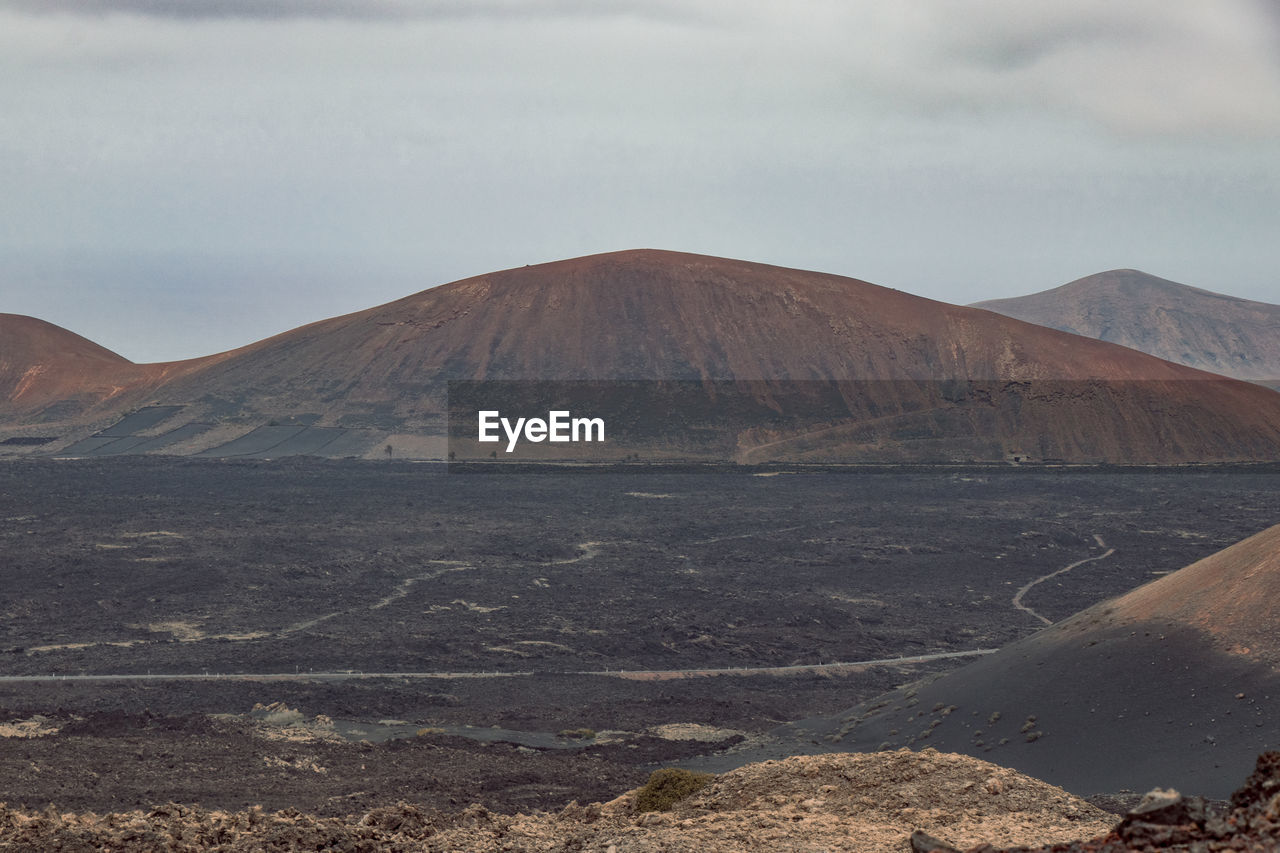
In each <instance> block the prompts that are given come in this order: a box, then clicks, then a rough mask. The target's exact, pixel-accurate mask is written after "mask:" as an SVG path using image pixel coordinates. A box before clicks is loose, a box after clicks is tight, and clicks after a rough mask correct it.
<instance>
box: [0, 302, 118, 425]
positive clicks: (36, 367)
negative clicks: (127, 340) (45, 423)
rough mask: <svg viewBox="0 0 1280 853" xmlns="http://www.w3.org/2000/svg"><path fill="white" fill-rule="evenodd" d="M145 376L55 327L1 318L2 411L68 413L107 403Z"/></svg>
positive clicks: (15, 317) (21, 318) (109, 353)
mask: <svg viewBox="0 0 1280 853" xmlns="http://www.w3.org/2000/svg"><path fill="white" fill-rule="evenodd" d="M143 372H144V371H141V370H140V369H139V368H138V366H137V365H135V364H133V363H132V362H130V361H129V360H128V359H126V358H124V357H123V356H120V355H117V354H116V353H114V352H112V351H110V350H108V349H106V348H105V347H101V346H99V345H98V344H95V343H93V342H92V341H90V340H87V339H85V338H82V337H81V336H79V335H77V334H75V333H74V332H69V331H67V330H66V329H63V328H61V327H59V326H55V325H53V324H52V323H46V322H45V321H44V320H38V319H36V318H35V317H24V316H22V315H19V314H0V407H3V409H0V411H3V410H8V411H31V410H37V409H41V408H43V407H46V406H50V405H53V404H55V403H57V404H61V406H62V408H63V409H64V410H65V411H72V410H78V409H79V408H80V407H83V406H87V405H91V404H93V403H95V402H98V401H101V400H104V399H108V398H110V397H112V396H113V395H115V394H117V393H119V392H120V391H122V390H123V389H125V388H127V387H129V386H131V385H132V384H134V383H136V382H137V381H138V379H139V378H140V376H141V375H142V373H143Z"/></svg>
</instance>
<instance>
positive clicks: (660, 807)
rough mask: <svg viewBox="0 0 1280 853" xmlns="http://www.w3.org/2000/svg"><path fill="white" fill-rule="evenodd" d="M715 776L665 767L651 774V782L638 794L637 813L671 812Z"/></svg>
mask: <svg viewBox="0 0 1280 853" xmlns="http://www.w3.org/2000/svg"><path fill="white" fill-rule="evenodd" d="M714 778H715V776H714V775H713V774H711V773H695V772H693V771H692V770H681V769H679V768H676V767H664V768H662V769H661V770H655V771H653V772H652V773H650V774H649V781H648V782H646V783H645V784H644V787H643V788H641V789H640V790H639V791H638V792H637V793H636V811H638V812H669V811H671V808H672V806H674V805H675V804H676V803H678V802H680V801H681V800H683V799H684V798H685V797H688V796H691V795H693V794H696V793H697V792H698V791H701V790H702V789H703V788H705V787H706V786H707V785H708V784H710V782H711V780H712V779H714Z"/></svg>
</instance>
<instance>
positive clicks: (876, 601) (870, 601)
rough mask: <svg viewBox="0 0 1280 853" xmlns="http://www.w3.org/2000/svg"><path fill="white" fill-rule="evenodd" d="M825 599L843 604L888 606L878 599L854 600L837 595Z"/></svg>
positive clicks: (846, 596) (851, 597) (854, 598)
mask: <svg viewBox="0 0 1280 853" xmlns="http://www.w3.org/2000/svg"><path fill="white" fill-rule="evenodd" d="M827 598H829V599H831V600H832V601H840V602H843V603H844V604H866V605H869V606H871V607H888V606H889V605H887V604H885V603H884V602H883V601H881V600H880V599H878V598H856V597H854V596H849V595H840V594H838V593H834V594H832V595H828V596H827Z"/></svg>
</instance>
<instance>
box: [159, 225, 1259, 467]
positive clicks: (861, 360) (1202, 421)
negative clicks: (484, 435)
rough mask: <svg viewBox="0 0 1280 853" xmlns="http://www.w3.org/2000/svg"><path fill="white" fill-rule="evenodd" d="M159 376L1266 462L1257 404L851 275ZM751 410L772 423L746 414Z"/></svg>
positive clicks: (523, 309) (476, 320)
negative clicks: (582, 396)
mask: <svg viewBox="0 0 1280 853" xmlns="http://www.w3.org/2000/svg"><path fill="white" fill-rule="evenodd" d="M173 373H175V374H177V375H173V376H170V377H169V378H166V379H164V380H163V382H162V383H161V382H157V383H156V386H155V387H156V388H157V390H155V392H154V393H151V394H149V395H148V396H147V400H148V401H149V402H155V403H182V404H187V405H188V411H187V412H186V413H184V416H188V417H190V418H192V419H197V418H201V419H204V420H210V421H211V420H214V419H216V418H218V417H222V416H231V417H233V418H235V419H237V420H238V421H241V422H252V421H253V420H254V419H257V421H258V422H259V423H261V422H266V421H267V420H270V419H276V418H279V419H284V418H288V417H292V416H296V415H302V414H308V415H313V416H314V417H313V418H312V419H311V420H309V421H308V422H309V423H315V424H317V425H319V426H322V427H323V426H343V427H355V428H368V429H381V430H386V431H389V432H397V433H419V434H422V433H430V432H433V431H434V432H437V433H438V432H439V431H440V430H441V429H442V428H443V422H444V404H445V403H444V401H445V399H446V391H447V383H448V381H449V380H488V379H506V380H510V379H526V380H532V379H536V380H571V379H605V380H615V379H649V380H653V379H664V380H671V379H684V380H695V381H703V380H768V382H769V383H773V384H772V385H770V386H769V387H767V388H766V389H765V390H762V391H759V392H758V393H757V392H752V393H757V399H755V400H754V402H755V404H757V409H758V410H760V411H751V412H747V413H746V414H745V415H742V416H741V417H739V418H738V420H737V421H736V422H735V424H734V425H733V426H732V428H729V429H722V430H721V432H720V433H717V434H718V435H721V437H722V439H723V440H722V441H721V443H720V444H719V445H717V448H718V449H717V451H716V452H720V453H727V454H730V455H736V456H737V458H740V459H745V460H748V461H761V460H764V459H771V458H773V459H816V460H822V459H868V458H870V459H894V458H901V459H933V460H944V461H945V460H950V459H961V460H963V459H1000V458H1004V457H1006V456H1020V457H1024V458H1031V459H1046V458H1047V459H1053V458H1060V459H1064V460H1078V461H1102V460H1110V461H1142V462H1186V461H1214V460H1241V459H1249V460H1256V459H1270V458H1276V457H1278V456H1280V395H1275V394H1272V393H1270V392H1267V391H1264V390H1263V389H1259V388H1255V387H1252V386H1249V385H1247V384H1244V383H1234V382H1230V381H1227V380H1221V379H1219V378H1217V377H1212V376H1209V375H1207V374H1204V373H1201V372H1198V371H1194V370H1190V369H1188V368H1185V367H1182V366H1179V365H1174V364H1169V363H1167V362H1163V361H1160V360H1158V359H1154V358H1151V357H1149V356H1145V355H1143V354H1141V353H1137V352H1133V351H1131V350H1126V349H1124V348H1122V347H1117V346H1113V345H1110V344H1105V343H1101V342H1098V341H1092V340H1088V339H1084V338H1080V337H1078V336H1073V335H1068V334H1064V333H1061V332H1056V331H1053V330H1049V329H1044V328H1042V327H1038V326H1034V325H1030V324H1026V323H1022V322H1019V321H1016V320H1011V319H1008V318H1005V317H1001V316H998V315H995V314H992V313H990V312H986V311H979V310H975V309H970V308H961V307H957V306H953V305H947V304H945V303H940V302H934V301H931V300H928V299H922V298H919V297H915V296H911V295H909V294H905V293H901V292H898V291H894V290H889V289H887V288H883V287H877V286H875V285H872V284H868V283H866V282H862V281H857V280H855V279H850V278H843V277H840V276H834V275H827V274H822V273H815V272H804V271H800V270H792V269H783V268H779V267H773V266H767V265H764V264H754V263H747V262H744V261H734V260H727V259H722V258H711V257H704V256H700V255H687V254H679V253H674V252H662V251H651V250H637V251H628V252H618V253H613V254H605V255H595V256H591V257H586V258H578V259H573V260H567V261H559V262H555V263H549V264H541V265H538V266H531V267H523V268H518V269H513V270H507V271H504V272H497V273H491V274H489V275H483V276H478V277H475V278H470V279H466V280H463V281H459V282H454V283H453V284H447V285H443V286H441V287H437V288H434V289H431V290H427V291H423V292H422V293H418V294H415V295H413V296H409V297H406V298H405V299H401V300H398V301H396V302H392V303H389V304H386V305H382V306H378V307H376V308H371V309H369V310H366V311H361V312H357V313H354V314H349V315H346V316H343V317H336V318H333V319H330V320H324V321H321V322H318V323H314V324H311V325H309V326H305V327H302V328H300V329H295V330H293V331H291V332H286V333H284V334H282V335H278V336H276V337H273V338H269V339H267V340H264V341H260V342H258V343H255V344H252V345H250V346H247V347H244V348H242V349H239V350H235V351H232V352H229V353H224V354H222V355H220V356H214V357H210V358H209V359H206V360H203V361H200V362H193V363H187V364H185V365H184V366H183V367H182V369H181V370H175V371H173ZM796 380H819V381H822V382H826V383H831V382H845V383H854V384H852V385H850V386H848V387H844V388H841V389H838V390H837V391H835V392H832V393H831V394H828V395H827V396H826V397H825V398H824V399H823V404H822V406H821V407H817V408H820V409H821V411H820V412H819V411H816V409H815V411H802V409H803V408H804V406H805V405H807V404H806V403H805V402H804V401H802V402H801V403H800V404H794V405H793V404H786V405H781V404H777V403H776V401H775V400H774V399H773V398H772V397H771V396H770V395H771V394H775V393H778V392H779V387H780V383H783V382H791V381H796ZM766 384H768V383H766ZM833 396H834V400H835V404H836V405H835V409H834V410H833V408H832V405H831V403H832V399H833ZM771 406H772V408H773V409H775V410H777V411H778V413H780V414H779V418H775V419H774V420H773V421H769V419H768V418H757V415H759V414H761V412H763V410H767V409H770V407H771ZM788 406H790V408H788ZM764 414H768V413H767V412H764ZM675 441H677V437H676V436H666V435H663V436H657V437H656V438H655V440H654V443H655V445H656V446H658V447H662V446H666V445H668V444H670V443H672V442H675Z"/></svg>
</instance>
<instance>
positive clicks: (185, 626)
mask: <svg viewBox="0 0 1280 853" xmlns="http://www.w3.org/2000/svg"><path fill="white" fill-rule="evenodd" d="M130 627H133V626H130ZM141 627H145V628H146V629H147V630H148V631H155V632H157V633H166V634H172V635H173V637H174V639H176V640H181V641H183V642H187V643H189V642H192V641H194V640H203V639H204V638H205V633H204V631H201V630H200V628H199V627H198V626H197V625H196V623H195V622H184V621H182V620H179V619H174V620H172V621H169V622H152V623H151V624H150V625H144V626H141Z"/></svg>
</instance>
